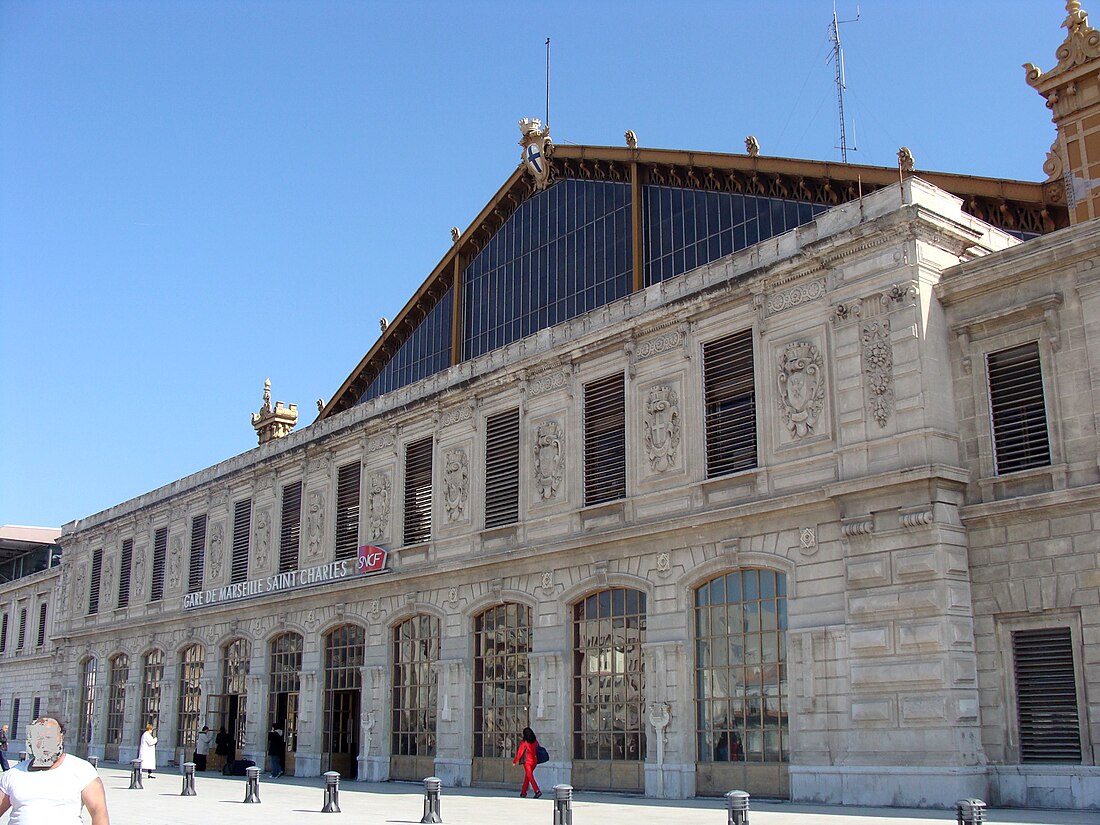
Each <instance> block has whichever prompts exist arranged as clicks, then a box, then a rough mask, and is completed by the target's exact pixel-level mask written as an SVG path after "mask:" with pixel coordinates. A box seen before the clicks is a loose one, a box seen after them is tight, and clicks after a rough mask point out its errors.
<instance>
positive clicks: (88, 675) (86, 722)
mask: <svg viewBox="0 0 1100 825" xmlns="http://www.w3.org/2000/svg"><path fill="white" fill-rule="evenodd" d="M95 680H96V660H95V659H94V658H92V659H88V660H87V661H86V662H84V671H83V679H82V684H83V687H82V689H81V693H80V735H79V737H78V739H77V741H78V742H80V744H82V745H87V744H88V743H89V742H91V741H92V729H93V726H94V725H95V718H96V716H95V711H96V708H95Z"/></svg>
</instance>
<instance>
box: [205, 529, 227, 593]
mask: <svg viewBox="0 0 1100 825" xmlns="http://www.w3.org/2000/svg"><path fill="white" fill-rule="evenodd" d="M224 545H225V528H224V527H223V526H222V523H221V522H220V521H219V522H218V523H217V524H215V525H214V528H213V529H212V530H211V531H210V556H209V558H208V561H209V562H210V578H211V579H213V580H214V581H217V580H218V579H220V578H221V576H222V550H223V549H224Z"/></svg>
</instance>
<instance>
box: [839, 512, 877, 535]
mask: <svg viewBox="0 0 1100 825" xmlns="http://www.w3.org/2000/svg"><path fill="white" fill-rule="evenodd" d="M874 529H875V521H874V519H873V518H871V516H870V515H866V516H852V517H850V518H846V519H844V520H843V521H842V522H841V525H840V532H841V533H843V534H844V536H845V537H846V538H851V537H852V536H869V535H871V533H872V531H873V530H874Z"/></svg>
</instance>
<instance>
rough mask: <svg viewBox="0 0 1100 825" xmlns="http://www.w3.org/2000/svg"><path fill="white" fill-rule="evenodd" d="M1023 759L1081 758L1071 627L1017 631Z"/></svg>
mask: <svg viewBox="0 0 1100 825" xmlns="http://www.w3.org/2000/svg"><path fill="white" fill-rule="evenodd" d="M1012 654H1013V663H1014V667H1015V675H1016V718H1017V721H1018V723H1019V726H1020V761H1021V762H1076V763H1080V761H1081V727H1080V721H1079V716H1078V710H1077V679H1076V676H1075V674H1074V669H1073V642H1072V640H1071V637H1070V632H1069V628H1068V627H1055V628H1047V629H1043V630H1018V631H1015V632H1014V633H1013V634H1012Z"/></svg>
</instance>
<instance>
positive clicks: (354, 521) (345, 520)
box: [336, 461, 362, 560]
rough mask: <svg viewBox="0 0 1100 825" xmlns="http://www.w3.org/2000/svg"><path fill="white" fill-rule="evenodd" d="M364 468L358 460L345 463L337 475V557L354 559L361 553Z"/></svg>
mask: <svg viewBox="0 0 1100 825" xmlns="http://www.w3.org/2000/svg"><path fill="white" fill-rule="evenodd" d="M361 477H362V468H361V465H360V463H359V462H358V461H354V462H352V463H351V464H345V465H344V466H343V467H341V468H340V469H339V471H338V472H337V475H336V558H337V560H339V559H353V558H355V556H356V555H357V554H358V553H359V485H360V478H361Z"/></svg>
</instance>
